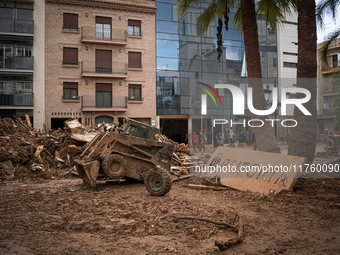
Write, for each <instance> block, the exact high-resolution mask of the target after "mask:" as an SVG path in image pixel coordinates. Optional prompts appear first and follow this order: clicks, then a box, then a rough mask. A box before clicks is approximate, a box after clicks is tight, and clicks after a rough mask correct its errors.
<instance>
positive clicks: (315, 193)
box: [0, 158, 340, 254]
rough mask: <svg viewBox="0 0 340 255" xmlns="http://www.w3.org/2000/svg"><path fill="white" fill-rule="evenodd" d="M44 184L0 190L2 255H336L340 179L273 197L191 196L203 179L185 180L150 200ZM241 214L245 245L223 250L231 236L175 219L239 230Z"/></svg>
mask: <svg viewBox="0 0 340 255" xmlns="http://www.w3.org/2000/svg"><path fill="white" fill-rule="evenodd" d="M319 160H321V161H323V162H325V161H327V160H328V159H327V158H320V159H319ZM22 172H24V171H22ZM27 173H28V172H27ZM41 177H42V176H39V175H34V176H33V175H30V177H29V178H28V175H27V174H26V175H22V176H21V177H20V176H19V177H18V178H14V179H12V180H8V181H6V180H4V181H2V182H0V254H339V253H340V181H339V179H300V180H298V182H297V183H296V185H295V187H294V190H293V191H289V192H282V193H280V194H276V195H272V196H268V197H264V196H261V195H258V194H253V193H250V192H241V191H236V190H232V189H228V190H224V191H213V190H195V189H191V188H189V187H187V184H188V183H194V182H195V183H197V182H198V181H197V180H187V181H183V182H180V183H174V184H173V187H172V189H171V191H170V192H169V193H168V194H167V195H166V196H164V197H153V196H150V195H149V193H148V192H147V191H146V189H145V186H144V184H143V183H138V182H137V183H136V182H124V183H104V182H103V183H101V184H99V185H98V187H97V189H96V190H93V189H89V188H86V187H84V186H83V185H82V181H81V180H80V179H78V178H69V179H59V180H58V179H54V180H51V179H49V180H46V179H43V178H41ZM235 211H236V212H237V214H238V215H239V216H240V217H241V218H242V220H243V222H244V224H245V226H244V231H245V236H244V241H243V243H241V244H240V245H237V246H235V247H232V248H230V249H228V250H226V251H223V252H220V251H218V250H217V249H216V247H215V246H214V242H215V240H220V241H226V240H227V239H230V238H234V237H236V234H235V233H234V232H232V231H231V230H229V229H226V228H222V227H219V226H216V225H214V224H211V223H204V222H200V221H191V220H178V219H175V218H174V217H173V216H193V217H199V218H207V219H212V220H216V221H225V222H228V223H233V222H234V221H235Z"/></svg>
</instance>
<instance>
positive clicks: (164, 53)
mask: <svg viewBox="0 0 340 255" xmlns="http://www.w3.org/2000/svg"><path fill="white" fill-rule="evenodd" d="M178 48H179V45H178V41H169V40H157V53H156V54H157V56H158V57H171V58H178Z"/></svg>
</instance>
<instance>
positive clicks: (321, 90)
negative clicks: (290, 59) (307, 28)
mask: <svg viewBox="0 0 340 255" xmlns="http://www.w3.org/2000/svg"><path fill="white" fill-rule="evenodd" d="M321 46H322V43H319V44H318V49H319V48H320V47H321ZM339 59H340V40H339V39H336V40H335V41H334V42H333V43H332V44H331V45H330V47H329V58H328V65H325V64H323V63H322V62H321V61H320V60H318V83H317V84H318V94H317V102H318V103H317V106H318V107H317V110H318V135H319V139H320V140H322V139H323V134H324V132H325V130H326V129H328V130H329V131H331V129H333V128H334V116H333V115H332V110H333V101H334V98H335V97H336V96H337V95H339V93H340V87H339V79H340V72H339V71H340V69H339V67H340V62H339Z"/></svg>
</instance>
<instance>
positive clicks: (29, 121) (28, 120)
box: [25, 114, 32, 128]
mask: <svg viewBox="0 0 340 255" xmlns="http://www.w3.org/2000/svg"><path fill="white" fill-rule="evenodd" d="M25 118H26V123H27V126H28V127H30V128H31V127H32V124H31V120H30V117H29V116H28V115H27V114H25Z"/></svg>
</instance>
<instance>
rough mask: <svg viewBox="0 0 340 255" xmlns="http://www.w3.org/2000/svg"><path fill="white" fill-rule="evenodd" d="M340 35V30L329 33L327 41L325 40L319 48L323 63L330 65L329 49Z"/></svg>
mask: <svg viewBox="0 0 340 255" xmlns="http://www.w3.org/2000/svg"><path fill="white" fill-rule="evenodd" d="M339 36H340V30H338V31H335V32H332V33H331V34H329V35H328V38H327V40H326V41H324V42H323V44H322V46H321V48H320V49H319V59H320V61H321V62H322V63H324V64H325V65H327V66H328V55H329V54H328V49H329V46H330V45H331V44H332V42H334V41H335V39H337V38H338V37H339Z"/></svg>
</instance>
